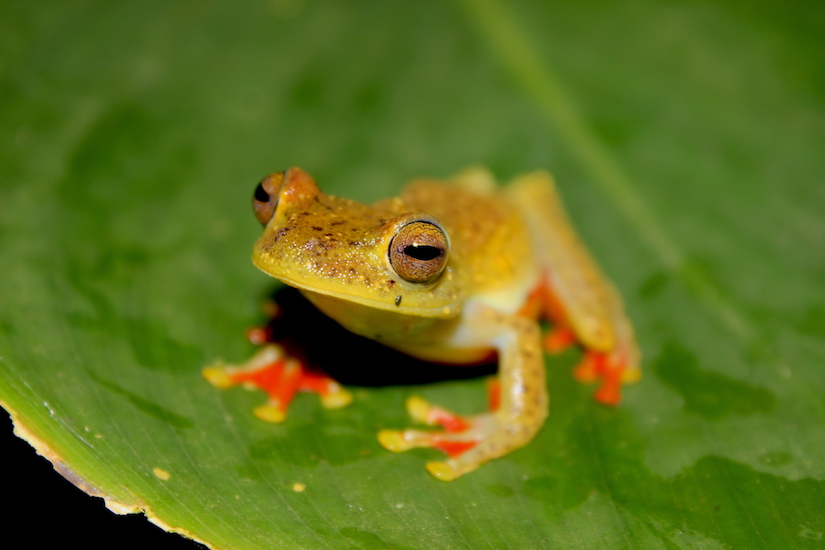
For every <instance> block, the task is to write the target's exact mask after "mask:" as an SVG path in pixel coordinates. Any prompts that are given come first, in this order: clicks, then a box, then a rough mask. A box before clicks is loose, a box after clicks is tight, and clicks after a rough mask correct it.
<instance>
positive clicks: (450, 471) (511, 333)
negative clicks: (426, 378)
mask: <svg viewBox="0 0 825 550" xmlns="http://www.w3.org/2000/svg"><path fill="white" fill-rule="evenodd" d="M462 315H463V317H462V322H461V324H460V328H458V329H457V330H456V332H455V334H454V335H453V337H452V338H451V339H450V342H449V344H450V345H452V346H455V347H458V348H462V347H464V348H474V347H483V346H487V347H493V348H495V349H496V350H497V351H498V356H499V373H498V380H497V384H496V385H497V388H496V389H494V390H493V391H492V392H491V404H492V407H491V409H492V410H491V411H490V412H487V413H483V414H479V415H476V416H472V417H467V418H465V417H461V416H458V415H456V414H454V413H452V412H450V411H448V410H447V409H443V408H441V407H436V406H434V405H431V404H429V403H427V402H426V401H424V400H423V399H420V398H417V397H414V398H411V399H410V400H409V401H408V403H407V408H408V410H409V412H410V414H411V416H412V417H413V418H414V419H415V420H417V421H419V422H423V423H425V424H430V425H440V426H441V427H442V428H444V430H443V431H422V430H404V431H396V430H383V431H382V432H380V433H379V435H378V438H379V441H380V442H381V444H382V445H383V446H384V447H385V448H386V449H388V450H390V451H395V452H401V451H405V450H408V449H411V448H414V447H434V448H437V449H440V450H442V451H444V452H446V453H447V454H448V455H450V458H449V459H448V460H446V461H445V462H430V463H429V464H427V469H428V470H429V471H430V473H431V474H433V475H434V476H435V477H437V478H438V479H441V480H444V481H450V480H453V479H455V478H457V477H459V476H461V475H463V474H466V473H467V472H470V471H472V470H475V469H476V468H478V467H479V466H480V465H482V464H484V463H485V462H487V461H489V460H492V459H494V458H498V457H501V456H504V455H506V454H508V453H510V452H512V451H514V450H516V449H519V448H521V447H523V446H524V445H526V444H527V443H528V442H530V440H532V439H533V437H535V435H536V434H537V433H538V431H539V429H540V428H541V426H542V425H543V424H544V420H545V418H546V417H547V409H548V397H547V386H546V384H545V373H544V358H543V355H542V347H541V333H540V330H539V327H538V324H537V323H536V322H535V321H533V320H531V319H528V318H525V317H520V316H515V315H507V314H504V313H501V312H499V311H497V310H495V309H493V308H490V307H488V306H484V305H480V304H476V305H471V306H468V307H466V308H465V311H464V313H463V314H462Z"/></svg>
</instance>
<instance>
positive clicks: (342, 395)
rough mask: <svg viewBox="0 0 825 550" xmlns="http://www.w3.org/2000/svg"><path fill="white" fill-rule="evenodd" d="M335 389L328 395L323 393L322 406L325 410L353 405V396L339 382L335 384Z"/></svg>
mask: <svg viewBox="0 0 825 550" xmlns="http://www.w3.org/2000/svg"><path fill="white" fill-rule="evenodd" d="M333 384H334V385H335V387H334V389H332V390H329V392H328V393H321V394H320V395H321V405H322V406H323V407H324V408H325V409H340V408H342V407H346V406H347V405H349V404H350V403H352V394H351V393H350V392H348V391H347V390H346V389H344V387H343V386H341V385H339V384H338V383H337V382H333Z"/></svg>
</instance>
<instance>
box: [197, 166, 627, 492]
mask: <svg viewBox="0 0 825 550" xmlns="http://www.w3.org/2000/svg"><path fill="white" fill-rule="evenodd" d="M253 203H254V210H255V214H256V216H257V218H258V220H259V221H260V222H261V223H262V224H263V225H264V226H265V228H264V233H263V235H262V236H261V237H260V239H259V240H258V242H257V243H256V244H255V249H254V253H253V262H254V263H255V265H256V266H257V267H258V268H260V269H261V270H263V271H264V272H266V273H267V274H269V275H271V276H272V277H275V278H276V279H279V280H281V281H282V282H284V283H286V284H287V285H290V286H293V287H296V288H298V289H299V290H300V291H301V293H303V294H304V295H305V296H306V297H307V298H308V299H309V300H310V301H311V302H312V303H313V304H315V305H316V306H317V307H318V308H319V309H320V310H321V311H323V312H324V313H325V314H326V315H328V316H329V317H331V318H332V319H334V320H335V321H337V322H338V323H340V324H341V325H342V326H343V327H345V328H346V329H348V330H350V331H351V332H354V333H356V334H360V335H362V336H366V337H368V338H371V339H374V340H376V341H378V342H381V343H382V344H384V345H386V346H389V347H391V348H395V349H397V350H400V351H402V352H404V353H406V354H409V355H411V356H413V357H417V358H421V359H426V360H429V361H438V362H443V363H448V364H468V363H477V362H479V361H480V360H483V359H484V358H485V357H491V356H497V357H498V365H499V372H498V377H497V381H496V382H495V383H494V384H493V385H492V386H491V391H490V410H489V411H488V412H484V413H481V414H478V415H476V416H471V417H462V416H459V415H457V414H454V413H452V412H450V411H449V410H447V409H444V408H441V407H438V406H435V405H432V404H430V403H427V402H426V401H424V400H423V399H421V398H419V397H412V398H410V399H409V400H408V401H407V409H408V411H409V413H410V415H411V416H412V418H413V419H414V420H416V421H418V422H421V423H424V424H429V425H437V426H440V427H441V428H442V429H441V430H437V431H422V430H403V431H396V430H383V431H381V432H380V433H379V435H378V439H379V441H380V443H381V445H383V446H384V447H385V448H387V449H389V450H391V451H396V452H400V451H404V450H407V449H410V448H413V447H434V448H437V449H440V450H442V451H444V452H445V453H447V454H448V455H449V459H448V460H446V461H444V462H431V463H429V464H427V469H428V470H429V471H430V473H432V474H433V475H434V476H435V477H437V478H438V479H442V480H447V481H448V480H452V479H455V478H456V477H458V476H460V475H463V474H465V473H467V472H470V471H472V470H474V469H476V468H477V467H478V466H480V465H481V464H483V463H485V462H487V461H488V460H491V459H494V458H497V457H500V456H503V455H506V454H508V453H510V452H512V451H514V450H516V449H518V448H520V447H523V446H524V445H526V444H527V443H528V442H529V441H530V440H531V439H533V437H534V436H535V435H536V433H538V431H539V430H540V429H541V426H542V424H543V423H544V420H545V418H546V416H547V410H548V395H547V386H546V383H545V375H544V360H543V355H542V348H545V349H547V350H549V351H559V350H561V349H563V348H565V347H566V346H568V345H571V344H575V343H579V344H580V345H581V346H582V347H583V348H584V350H585V351H584V357H583V359H582V361H581V363H580V364H579V365H578V366H577V367H576V369H575V371H574V374H575V375H576V377H577V378H578V379H579V380H581V381H596V380H600V381H601V384H600V387H599V389H598V390H597V392H596V395H595V397H596V399H597V400H598V401H600V402H602V403H606V404H617V403H618V402H619V399H620V387H621V384H622V383H626V382H632V381H635V380H637V379H638V378H639V375H640V370H639V362H640V354H639V350H638V347H637V344H636V341H635V337H634V334H633V329H632V326H631V324H630V322H629V320H628V319H627V317H626V315H625V313H624V308H623V305H622V302H621V299H620V298H619V296H618V294H617V292H616V291H615V290H614V288H613V286H612V285H611V284H610V283H609V282H608V281H607V280H606V279H605V278H604V276H603V275H602V274H601V273H600V271H599V270H598V268H597V266H596V264H595V262H594V261H593V260H592V259H591V257H590V255H589V254H588V252H587V251H586V250H585V249H584V247H583V246H582V244H581V242H580V241H579V238H578V237H577V235H576V233H575V231H574V230H573V228H572V226H571V224H570V222H569V220H568V218H567V216H566V214H565V212H564V210H563V207H562V204H561V201H560V199H559V197H558V195H557V193H556V190H555V186H554V184H553V180H552V178H551V177H550V175H549V174H547V173H546V172H534V173H530V174H526V175H523V176H520V177H518V178H517V179H516V180H515V181H514V182H512V183H511V184H510V185H508V186H507V187H505V188H503V189H499V188H497V186H496V184H495V182H494V180H493V178H492V176H491V175H490V174H489V172H487V171H485V170H483V169H469V170H466V171H464V172H462V173H460V174H459V175H457V176H455V177H454V178H452V180H451V181H449V182H447V183H444V182H439V181H433V180H427V179H421V180H415V181H413V182H411V183H409V184H408V185H407V186H406V187H405V188H404V190H403V192H402V194H401V196H400V197H398V198H391V199H386V200H383V201H380V202H377V203H375V204H372V205H363V204H360V203H358V202H355V201H352V200H348V199H343V198H338V197H333V196H329V195H325V194H324V193H322V192H321V191H320V190H319V189H318V186H317V185H316V184H315V182H314V181H313V179H312V178H311V177H310V176H309V175H308V174H307V173H305V172H304V171H302V170H300V169H299V168H290V169H289V170H287V171H285V172H277V173H275V174H272V175H270V176H268V177H266V178H265V179H264V180H263V181H261V183H260V184H259V185H258V187H257V188H256V190H255V194H254V201H253ZM541 318H547V319H550V320H551V321H553V323H554V329H553V331H552V332H550V333H549V335H548V336H547V337H546V338H544V339H542V337H541V331H540V325H539V320H540V319H541ZM204 375H205V376H206V377H207V379H209V380H210V381H211V382H212V383H214V384H215V385H217V386H220V387H228V386H231V385H234V384H237V383H246V384H252V385H254V386H258V387H261V388H264V389H265V390H266V391H268V392H269V395H270V399H269V402H268V403H267V405H265V406H263V407H259V408H258V409H256V414H257V415H258V416H259V417H261V418H263V419H265V420H270V421H274V422H279V421H282V420H283V419H284V416H285V413H286V409H287V406H288V403H289V400H290V399H291V396H292V395H293V394H294V392H295V391H298V390H301V389H306V390H313V391H317V392H318V393H320V394H321V397H322V402H323V403H324V405H325V406H327V407H338V406H343V405H346V404H348V403H349V402H350V400H351V396H350V394H349V393H348V392H347V391H346V390H344V389H343V388H342V387H341V386H339V385H338V384H337V383H335V382H334V381H333V380H331V379H329V378H327V377H325V376H322V375H318V374H316V373H312V372H309V371H306V370H305V369H304V368H303V366H302V365H301V363H300V362H299V361H296V360H294V359H292V358H290V357H286V356H285V354H284V352H283V350H282V349H281V348H280V347H279V346H277V345H276V344H268V345H266V346H263V347H262V348H261V350H260V351H259V353H258V354H257V355H256V356H255V357H253V358H252V359H251V360H250V361H249V362H247V363H245V364H243V365H239V366H229V367H210V368H207V369H205V370H204Z"/></svg>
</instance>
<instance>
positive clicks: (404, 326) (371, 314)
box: [298, 287, 458, 342]
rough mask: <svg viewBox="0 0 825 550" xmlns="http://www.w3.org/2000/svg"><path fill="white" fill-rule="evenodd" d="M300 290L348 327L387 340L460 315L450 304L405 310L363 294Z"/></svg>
mask: <svg viewBox="0 0 825 550" xmlns="http://www.w3.org/2000/svg"><path fill="white" fill-rule="evenodd" d="M298 290H299V291H300V292H301V294H303V295H304V296H305V297H306V298H307V299H308V300H309V301H310V302H312V303H313V304H314V305H315V307H317V308H318V309H319V310H321V311H322V312H323V313H324V314H325V315H326V316H328V317H330V318H331V319H333V320H335V321H337V322H338V323H339V324H340V325H341V326H343V327H344V328H346V329H347V330H349V331H351V332H354V333H356V334H360V335H361V336H366V337H367V338H371V339H373V340H378V341H383V342H389V341H394V340H398V339H399V338H402V339H403V338H405V337H409V336H412V335H414V334H418V333H420V332H422V331H424V330H425V329H427V328H429V327H431V326H432V325H433V324H435V323H439V322H443V321H445V318H449V317H456V315H457V312H458V308H454V310H455V312H456V313H453V314H452V315H447V313H449V312H450V310H448V308H441V309H440V310H438V311H435V312H434V311H432V310H431V309H430V310H426V311H424V312H421V311H415V309H414V308H407V309H406V310H403V309H402V308H401V307H400V306H399V307H398V308H395V306H393V308H392V309H391V308H389V307H386V304H382V303H380V302H375V301H370V300H364V299H363V298H362V297H359V296H356V297H353V296H349V295H344V296H339V295H336V294H335V293H331V292H324V293H319V292H316V291H311V290H307V289H301V288H300V287H299V288H298ZM419 309H420V308H419ZM422 313H425V314H422ZM433 313H438V314H440V315H434V314H433Z"/></svg>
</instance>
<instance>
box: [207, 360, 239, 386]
mask: <svg viewBox="0 0 825 550" xmlns="http://www.w3.org/2000/svg"><path fill="white" fill-rule="evenodd" d="M201 374H203V377H204V378H206V380H207V381H208V382H209V383H210V384H212V385H213V386H215V387H216V388H218V389H221V390H225V389H227V388H231V387H232V386H234V385H235V382H234V381H233V380H232V376H231V375H230V374H229V372H227V370H226V367H225V366H224V365H223V363H222V362H220V361H216V362H215V363H214V364H212V365H210V366H208V367H204V369H203V370H202V371H201Z"/></svg>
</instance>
